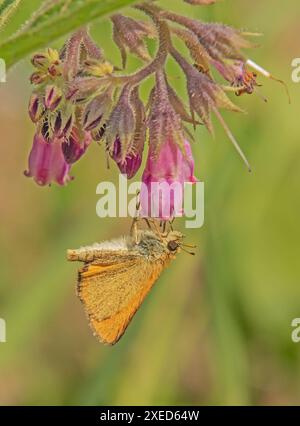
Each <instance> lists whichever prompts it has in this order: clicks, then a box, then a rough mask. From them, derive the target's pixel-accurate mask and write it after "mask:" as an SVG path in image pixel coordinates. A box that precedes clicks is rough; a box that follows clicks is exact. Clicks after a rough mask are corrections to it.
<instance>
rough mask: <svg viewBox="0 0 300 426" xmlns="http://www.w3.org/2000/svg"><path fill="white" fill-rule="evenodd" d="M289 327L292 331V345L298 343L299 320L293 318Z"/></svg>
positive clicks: (299, 338)
mask: <svg viewBox="0 0 300 426" xmlns="http://www.w3.org/2000/svg"><path fill="white" fill-rule="evenodd" d="M291 326H292V327H293V331H292V333H291V338H292V341H293V342H294V343H299V342H300V318H294V319H293V321H292V323H291Z"/></svg>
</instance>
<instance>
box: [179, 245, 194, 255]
mask: <svg viewBox="0 0 300 426" xmlns="http://www.w3.org/2000/svg"><path fill="white" fill-rule="evenodd" d="M179 247H180V248H181V249H182V250H183V251H185V252H186V253H188V254H190V255H192V256H195V254H196V253H194V252H193V251H188V250H186V249H185V248H184V247H182V245H181V244H180V245H179Z"/></svg>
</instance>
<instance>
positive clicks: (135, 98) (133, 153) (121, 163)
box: [111, 88, 147, 179]
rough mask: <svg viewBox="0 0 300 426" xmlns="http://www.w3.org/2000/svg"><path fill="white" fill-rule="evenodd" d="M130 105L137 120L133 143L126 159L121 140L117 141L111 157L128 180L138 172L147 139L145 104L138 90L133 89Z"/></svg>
mask: <svg viewBox="0 0 300 426" xmlns="http://www.w3.org/2000/svg"><path fill="white" fill-rule="evenodd" d="M130 104H131V106H132V108H133V112H134V118H135V131H134V133H133V142H132V144H131V146H130V149H129V150H128V151H127V153H126V156H125V158H123V157H122V151H121V140H120V138H119V137H117V138H116V139H115V142H114V146H113V152H112V153H111V157H112V158H113V159H114V160H115V162H116V163H117V165H118V167H119V169H120V171H121V173H122V174H125V175H126V176H127V178H128V179H131V178H133V177H134V176H135V175H136V173H137V172H138V170H139V168H140V166H141V164H142V158H143V151H144V145H145V139H146V130H147V126H146V113H145V108H144V104H143V102H142V101H141V99H140V98H139V93H138V88H135V89H133V91H132V92H131V96H130Z"/></svg>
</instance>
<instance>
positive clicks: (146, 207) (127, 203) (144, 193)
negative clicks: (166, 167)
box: [96, 175, 204, 228]
mask: <svg viewBox="0 0 300 426" xmlns="http://www.w3.org/2000/svg"><path fill="white" fill-rule="evenodd" d="M96 194H98V195H101V197H100V198H99V200H98V201H97V205H96V213H97V216H99V217H101V218H104V217H132V218H133V217H135V216H136V214H137V205H138V204H140V207H139V215H140V216H141V217H152V218H169V217H170V216H172V217H181V216H184V217H185V219H186V220H185V227H186V228H201V227H202V226H203V224H204V183H203V182H195V183H193V184H191V183H185V184H184V185H182V184H181V183H179V182H173V183H171V184H168V183H167V182H166V181H163V182H152V184H151V186H150V187H149V186H147V185H145V184H144V183H143V182H132V183H130V184H128V180H127V177H126V175H119V182H118V188H117V187H116V185H115V184H114V183H113V182H100V183H99V184H98V186H97V189H96ZM129 196H132V197H131V199H130V200H129V199H128V198H129Z"/></svg>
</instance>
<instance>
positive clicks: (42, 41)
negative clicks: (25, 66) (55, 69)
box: [0, 0, 136, 68]
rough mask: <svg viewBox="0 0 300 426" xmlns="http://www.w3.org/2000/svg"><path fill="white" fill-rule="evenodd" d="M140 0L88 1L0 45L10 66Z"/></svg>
mask: <svg viewBox="0 0 300 426" xmlns="http://www.w3.org/2000/svg"><path fill="white" fill-rule="evenodd" d="M135 3H136V0H87V1H85V2H84V3H83V4H81V3H79V5H78V6H77V7H76V8H74V9H72V10H71V11H70V10H69V11H66V12H64V13H63V14H61V15H58V16H55V18H53V19H49V20H46V21H45V22H43V23H42V24H41V25H38V26H36V27H34V28H30V29H28V30H27V31H26V32H24V33H20V34H18V35H17V36H15V37H14V38H11V39H9V40H8V41H6V42H4V43H2V44H1V45H0V57H1V58H3V59H4V60H5V62H6V66H7V68H9V67H10V66H12V65H13V64H15V63H16V62H18V61H19V60H20V59H22V58H24V57H25V56H26V55H28V54H29V53H31V52H32V51H34V50H37V49H40V48H43V47H44V46H45V45H47V43H49V42H50V41H51V42H53V41H54V40H56V39H57V38H59V37H62V36H64V35H65V34H68V33H70V32H72V31H74V30H76V29H77V28H79V27H81V26H82V25H86V24H88V23H89V22H91V21H93V20H95V19H97V18H101V17H104V16H106V15H109V14H111V13H113V12H115V11H117V10H119V9H120V8H123V7H126V6H130V5H134V4H135Z"/></svg>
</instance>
